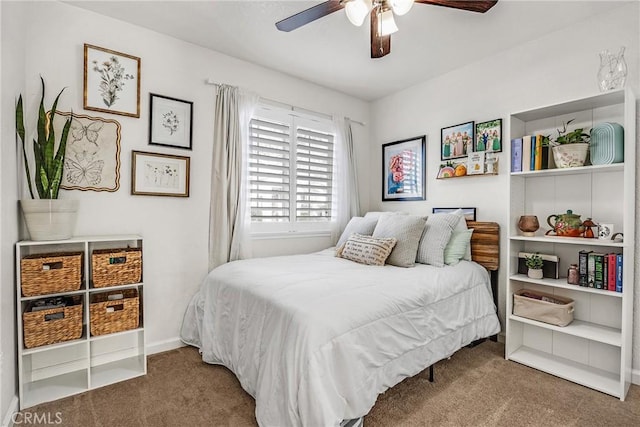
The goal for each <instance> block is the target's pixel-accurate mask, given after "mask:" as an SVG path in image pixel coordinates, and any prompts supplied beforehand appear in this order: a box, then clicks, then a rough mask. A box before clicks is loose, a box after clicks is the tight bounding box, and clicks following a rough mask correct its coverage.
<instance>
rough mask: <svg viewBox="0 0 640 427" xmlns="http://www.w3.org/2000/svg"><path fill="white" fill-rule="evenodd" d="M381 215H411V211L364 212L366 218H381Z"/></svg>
mask: <svg viewBox="0 0 640 427" xmlns="http://www.w3.org/2000/svg"><path fill="white" fill-rule="evenodd" d="M381 215H409V212H397V211H388V212H380V211H371V212H367V213H366V214H364V217H365V218H375V219H378V218H380V216H381Z"/></svg>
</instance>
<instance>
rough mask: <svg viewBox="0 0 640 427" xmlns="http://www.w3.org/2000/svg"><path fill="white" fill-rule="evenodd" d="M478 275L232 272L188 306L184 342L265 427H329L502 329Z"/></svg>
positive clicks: (298, 269)
mask: <svg viewBox="0 0 640 427" xmlns="http://www.w3.org/2000/svg"><path fill="white" fill-rule="evenodd" d="M489 289H490V287H489V275H488V273H487V272H486V270H485V269H484V268H482V267H481V266H480V265H478V264H475V263H472V262H468V261H461V262H460V263H459V264H458V265H457V266H455V267H444V268H436V267H432V266H428V265H421V264H418V265H416V267H414V268H400V267H393V266H389V265H386V266H384V267H376V266H365V265H361V264H357V263H355V262H352V261H348V260H345V259H341V258H336V257H334V256H333V251H331V250H326V251H322V252H319V253H316V254H309V255H295V256H286V257H274V258H258V259H250V260H243V261H235V262H231V263H228V264H225V265H223V266H221V267H218V268H217V269H215V270H213V271H212V272H211V273H210V274H209V276H208V277H207V278H206V280H205V282H204V283H203V286H202V288H201V290H200V292H199V293H198V294H196V295H195V296H194V298H193V299H192V301H191V303H190V305H189V307H188V309H187V312H186V314H185V318H184V322H183V325H182V331H181V337H182V340H183V341H184V342H185V343H187V344H190V345H193V346H196V347H199V348H200V349H201V352H202V359H203V360H204V361H205V362H207V363H215V364H222V365H224V366H226V367H228V368H229V369H231V370H232V371H233V372H234V373H235V374H236V376H237V377H238V379H239V380H240V383H241V384H242V387H243V388H244V389H245V390H246V391H247V392H248V393H250V394H251V395H252V396H253V397H254V398H255V400H256V419H257V421H258V423H259V424H260V425H261V426H279V427H282V426H298V425H304V426H310V427H316V426H332V425H338V424H339V423H340V422H341V421H342V420H343V419H350V418H358V417H361V416H363V415H365V414H366V413H368V412H369V410H370V409H371V407H372V406H373V404H374V403H375V401H376V398H377V396H378V394H379V393H382V392H383V391H385V390H386V389H388V388H389V387H392V386H393V385H395V384H397V383H398V382H400V381H402V379H404V378H406V377H408V376H412V375H415V374H417V373H418V372H420V371H422V370H423V369H424V368H426V367H427V366H429V365H430V364H432V363H435V362H436V361H438V360H441V359H442V358H445V357H447V356H449V355H451V354H452V353H454V352H455V351H456V350H458V349H459V348H461V347H463V346H465V345H467V344H468V343H470V342H472V341H474V340H476V339H479V338H484V337H487V336H490V335H493V334H496V333H497V332H498V331H499V330H500V325H499V322H498V318H497V316H496V312H495V306H494V304H493V301H492V297H491V293H490V291H489Z"/></svg>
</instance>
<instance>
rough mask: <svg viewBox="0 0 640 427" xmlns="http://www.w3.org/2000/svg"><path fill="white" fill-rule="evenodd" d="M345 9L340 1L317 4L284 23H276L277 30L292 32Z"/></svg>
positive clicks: (292, 16) (334, 0) (331, 0)
mask: <svg viewBox="0 0 640 427" xmlns="http://www.w3.org/2000/svg"><path fill="white" fill-rule="evenodd" d="M343 7H344V5H343V4H341V2H340V0H329V1H325V2H323V3H320V4H317V5H315V6H313V7H311V8H309V9H306V10H303V11H302V12H298V13H296V14H295V15H291V16H290V17H288V18H285V19H283V20H282V21H278V22H276V28H277V29H279V30H280V31H287V32H288V31H291V30H295V29H296V28H300V27H302V26H303V25H305V24H308V23H309V22H312V21H315V20H316V19H320V18H322V17H323V16H327V15H329V14H330V13H333V12H335V11H337V10H340V9H342V8H343Z"/></svg>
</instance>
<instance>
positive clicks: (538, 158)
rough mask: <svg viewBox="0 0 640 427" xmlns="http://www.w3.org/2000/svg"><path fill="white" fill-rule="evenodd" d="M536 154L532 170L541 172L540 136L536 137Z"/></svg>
mask: <svg viewBox="0 0 640 427" xmlns="http://www.w3.org/2000/svg"><path fill="white" fill-rule="evenodd" d="M535 147H536V154H535V161H534V166H535V167H534V169H535V170H537V171H539V170H542V135H536V145H535Z"/></svg>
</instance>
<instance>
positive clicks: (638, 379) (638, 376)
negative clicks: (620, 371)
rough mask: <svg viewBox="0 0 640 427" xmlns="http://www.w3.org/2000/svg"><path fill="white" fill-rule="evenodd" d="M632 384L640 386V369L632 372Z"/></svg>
mask: <svg viewBox="0 0 640 427" xmlns="http://www.w3.org/2000/svg"><path fill="white" fill-rule="evenodd" d="M631 382H632V383H633V384H636V385H640V369H632V370H631Z"/></svg>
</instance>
